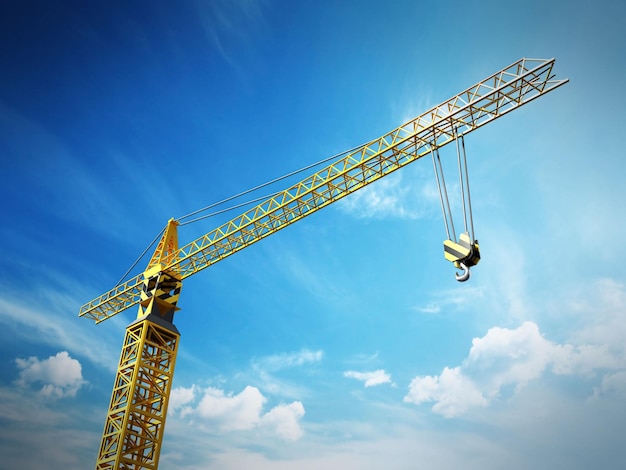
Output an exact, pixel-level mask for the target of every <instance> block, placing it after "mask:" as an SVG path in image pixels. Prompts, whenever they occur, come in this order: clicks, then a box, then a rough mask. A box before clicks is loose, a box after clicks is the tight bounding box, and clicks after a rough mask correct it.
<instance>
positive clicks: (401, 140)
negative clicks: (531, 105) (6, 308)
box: [79, 58, 568, 470]
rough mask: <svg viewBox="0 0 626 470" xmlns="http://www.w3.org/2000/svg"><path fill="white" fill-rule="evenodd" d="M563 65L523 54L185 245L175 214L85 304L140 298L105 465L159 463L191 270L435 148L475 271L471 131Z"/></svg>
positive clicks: (455, 243)
mask: <svg viewBox="0 0 626 470" xmlns="http://www.w3.org/2000/svg"><path fill="white" fill-rule="evenodd" d="M554 65H555V60H554V59H528V58H522V59H520V60H518V61H516V62H514V63H513V64H511V65H509V66H507V67H505V68H503V69H502V70H500V71H498V72H496V73H494V74H493V75H491V76H489V77H487V78H486V79H484V80H482V81H480V82H479V83H477V84H476V85H474V86H472V87H470V88H468V89H466V90H465V91H463V92H461V93H459V94H458V95H456V96H454V97H452V98H451V99H449V100H447V101H445V102H443V103H441V104H440V105H438V106H435V107H434V108H432V109H430V110H428V111H426V112H425V113H423V114H421V115H419V116H418V117H416V118H414V119H411V120H410V121H408V122H407V123H405V124H403V125H401V126H400V127H397V128H396V129H394V130H392V131H391V132H388V133H386V134H385V135H383V136H382V137H380V138H378V139H375V140H372V141H370V142H368V143H366V144H364V145H361V146H359V147H356V148H355V149H352V150H350V151H348V152H346V153H344V154H342V156H341V157H340V158H338V159H337V160H336V161H333V163H331V164H329V165H328V166H326V167H324V168H323V169H321V170H319V171H317V172H315V173H313V174H312V175H310V176H309V177H307V178H305V179H304V180H302V181H300V182H299V183H297V184H294V185H292V186H290V187H289V188H287V189H285V190H284V191H280V192H278V193H276V194H274V195H272V196H269V197H267V199H265V200H263V202H261V203H259V204H258V205H256V206H255V207H253V208H251V209H249V210H246V211H245V212H243V213H242V214H241V215H239V216H237V217H235V218H234V219H232V220H231V221H229V222H227V223H225V224H222V225H220V226H219V227H217V228H215V229H214V230H212V231H210V232H209V233H207V234H206V235H203V236H202V237H200V238H198V239H196V240H194V241H192V242H190V243H187V244H185V245H183V246H179V243H178V226H179V225H180V223H179V221H178V220H176V219H170V220H169V221H168V223H167V226H166V227H165V229H164V230H163V232H162V236H161V237H160V240H159V242H158V244H157V247H156V249H155V251H154V254H153V255H152V257H151V259H150V261H149V263H148V266H147V267H146V269H145V271H144V272H143V273H142V274H140V275H138V276H135V277H133V278H131V279H129V280H127V281H126V282H123V283H122V282H121V283H119V284H118V285H117V286H115V287H114V288H113V289H111V290H110V291H108V292H106V293H104V294H102V295H100V296H99V297H96V298H95V299H94V300H92V301H91V302H88V303H87V304H85V305H83V306H82V307H81V309H80V312H79V316H81V317H85V318H89V319H91V320H94V321H95V322H96V323H100V322H103V321H105V320H107V319H109V318H111V317H112V316H114V315H117V314H118V313H120V312H121V311H123V310H125V309H127V308H130V307H132V306H135V305H138V313H137V318H136V320H135V321H133V322H132V323H131V324H130V325H129V326H128V327H127V328H126V334H125V337H124V342H123V344H122V351H121V354H120V359H119V363H118V367H117V373H116V376H115V382H114V384H113V391H112V394H111V401H110V404H109V409H108V412H107V416H106V421H105V425H104V431H103V434H102V440H101V444H100V449H99V454H98V457H97V461H96V469H97V470H110V469H133V470H138V469H156V468H157V467H158V462H159V455H160V451H161V447H162V439H163V433H164V428H165V418H166V413H167V407H168V401H169V396H170V390H171V387H172V380H173V375H174V366H175V362H176V354H177V350H178V343H179V338H180V333H179V331H178V329H177V328H176V326H174V323H173V320H174V312H175V311H176V310H178V307H177V306H176V305H177V302H178V299H179V296H180V291H181V287H182V281H183V280H184V279H186V278H188V277H189V276H192V275H194V274H196V273H198V272H200V271H202V270H203V269H206V268H208V267H209V266H212V265H213V264H215V263H217V262H218V261H221V260H223V259H224V258H227V257H228V256H230V255H232V254H234V253H236V252H238V251H240V250H243V249H244V248H246V247H248V246H250V245H252V244H254V243H256V242H258V241H260V240H261V239H263V238H265V237H268V236H270V235H272V234H274V233H276V232H278V231H279V230H281V229H283V228H285V227H287V226H288V225H291V224H293V223H295V222H297V221H299V220H301V219H302V218H304V217H306V216H308V215H310V214H312V213H314V212H317V211H318V210H320V209H322V208H323V207H326V206H328V205H330V204H332V203H334V202H335V201H338V200H340V199H342V198H343V197H345V196H347V195H349V194H351V193H353V192H355V191H357V190H359V189H361V188H363V187H364V186H366V185H368V184H370V183H372V182H374V181H376V180H378V179H380V178H383V177H385V176H387V175H389V174H391V173H393V172H394V171H396V170H398V169H400V168H402V167H404V166H406V165H408V164H409V163H412V162H414V161H416V160H419V159H420V158H422V157H424V156H426V155H429V154H430V155H431V157H432V160H433V165H434V168H435V174H436V176H437V182H438V186H439V190H440V196H441V205H442V212H443V216H444V221H445V224H446V231H447V235H448V239H447V240H445V241H444V254H445V258H446V259H447V260H449V261H451V262H452V263H453V264H454V265H455V267H456V268H458V269H460V270H461V271H462V274H460V275H459V274H458V273H457V279H458V280H460V281H464V280H466V279H467V277H469V268H470V267H471V266H474V265H475V264H476V263H478V261H479V260H480V252H479V247H478V242H477V241H476V240H475V239H474V233H473V223H471V203H470V200H469V185H468V178H467V165H466V162H465V156H464V155H465V146H464V140H463V138H464V136H465V135H466V134H468V133H470V132H472V131H474V130H476V129H478V128H480V127H482V126H484V125H485V124H488V123H490V122H491V121H493V120H495V119H497V118H499V117H501V116H503V115H505V114H507V113H509V112H511V111H513V110H515V109H518V108H519V107H520V106H522V105H524V104H526V103H528V102H530V101H532V100H534V99H535V98H538V97H540V96H543V95H545V94H546V93H548V92H550V91H552V90H555V89H556V88H558V87H560V86H561V85H564V84H565V83H567V82H568V79H556V78H555V76H554V74H553V68H554ZM453 141H455V142H456V143H457V149H459V148H460V147H459V143H461V144H462V145H461V147H462V148H463V152H462V154H461V152H460V151H459V152H458V155H459V173H460V178H461V191H462V197H463V207H464V219H465V231H464V232H463V233H461V234H460V237H459V238H458V239H457V238H456V234H455V232H454V226H453V224H452V220H451V213H450V210H449V209H450V208H449V203H448V202H447V192H446V189H445V188H446V187H445V182H444V181H443V173H442V171H441V162H440V160H439V148H441V147H443V146H445V145H447V144H449V143H451V142H453ZM466 208H467V209H468V211H466ZM467 212H469V215H470V216H469V225H468V220H467ZM450 229H451V230H450Z"/></svg>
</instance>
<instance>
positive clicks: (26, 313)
mask: <svg viewBox="0 0 626 470" xmlns="http://www.w3.org/2000/svg"><path fill="white" fill-rule="evenodd" d="M24 298H25V299H27V300H24V301H22V300H16V299H15V298H12V297H9V296H4V297H3V298H0V324H3V327H4V328H8V329H10V331H12V332H13V334H15V335H17V336H18V337H21V338H24V339H25V340H27V341H30V342H33V343H35V344H45V345H49V346H53V347H58V348H62V349H64V350H67V351H69V352H70V353H72V354H73V355H80V356H83V357H86V358H88V359H89V360H90V361H92V362H93V363H94V364H98V365H99V366H102V367H104V368H106V369H108V370H115V367H116V364H117V359H118V357H119V352H118V351H116V350H115V349H114V348H113V345H114V344H118V342H119V336H118V337H115V336H114V335H121V334H122V331H123V330H122V328H121V325H120V323H119V321H118V320H115V319H113V320H111V324H112V325H114V326H115V328H108V329H106V330H103V329H102V328H99V329H98V330H96V328H97V327H96V326H94V325H93V324H89V322H87V320H85V319H82V318H78V317H77V315H76V312H78V307H77V305H78V304H77V303H76V302H75V301H74V300H73V299H71V298H69V297H65V296H64V295H63V294H61V293H59V292H48V291H47V290H45V289H37V288H35V287H34V286H33V288H32V290H31V291H30V292H29V295H28V296H24ZM107 338H110V340H107ZM95 345H97V347H95Z"/></svg>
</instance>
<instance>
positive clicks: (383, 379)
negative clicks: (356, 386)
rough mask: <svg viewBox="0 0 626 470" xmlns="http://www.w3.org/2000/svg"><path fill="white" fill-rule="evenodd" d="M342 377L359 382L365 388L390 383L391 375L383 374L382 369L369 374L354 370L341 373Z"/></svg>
mask: <svg viewBox="0 0 626 470" xmlns="http://www.w3.org/2000/svg"><path fill="white" fill-rule="evenodd" d="M343 376H344V377H348V378H351V379H356V380H360V381H361V382H363V385H364V387H365V388H367V387H374V386H376V385H382V384H386V383H391V375H390V374H388V373H387V372H385V370H384V369H378V370H374V371H371V372H357V371H354V370H348V371H346V372H344V373H343Z"/></svg>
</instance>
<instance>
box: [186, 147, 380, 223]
mask: <svg viewBox="0 0 626 470" xmlns="http://www.w3.org/2000/svg"><path fill="white" fill-rule="evenodd" d="M368 143H369V142H368ZM368 143H365V144H361V145H357V146H356V147H352V148H351V149H348V150H345V151H343V152H341V153H337V154H335V155H332V156H330V157H327V158H325V159H323V160H320V161H318V162H316V163H313V164H311V165H307V166H305V167H303V168H300V169H299V170H295V171H292V172H291V173H287V174H286V175H283V176H279V177H278V178H275V179H273V180H271V181H268V182H266V183H263V184H260V185H258V186H255V187H254V188H250V189H247V190H245V191H242V192H240V193H239V194H235V195H234V196H230V197H227V198H226V199H222V200H221V201H219V202H215V203H213V204H210V205H208V206H206V207H203V208H202V209H198V210H196V211H193V212H190V213H189V214H187V215H184V216H182V217H180V218H178V219H177V220H178V221H179V222H180V221H182V220H184V219H187V218H189V217H192V216H194V215H196V214H200V213H201V212H204V211H207V210H209V209H212V208H214V207H217V206H220V205H222V204H224V203H226V202H229V201H232V200H233V199H237V198H238V197H241V196H245V195H246V194H249V193H252V192H254V191H257V190H259V189H262V188H265V187H267V186H270V185H272V184H274V183H277V182H279V181H282V180H284V179H287V178H290V177H292V176H294V175H297V174H299V173H302V172H303V171H306V170H310V169H311V168H315V167H317V166H319V165H321V164H323V163H328V162H329V161H331V160H334V159H336V158H338V157H341V156H343V155H346V154H347V153H350V152H353V151H354V150H356V149H359V148H361V147H364V146H366V145H368ZM281 192H282V191H277V192H275V193H272V194H268V195H266V196H262V197H259V198H256V199H252V200H249V201H246V202H243V203H240V204H237V205H234V206H231V207H227V208H226V209H221V210H219V211H216V212H211V213H210V214H206V215H203V216H201V217H197V218H195V219H192V220H188V221H186V222H180V225H187V224H191V223H193V222H197V221H199V220H202V219H206V218H208V217H212V216H214V215H218V214H222V213H224V212H227V211H229V210H233V209H238V208H240V207H243V206H246V205H248V204H252V203H254V202H258V201H262V200H263V199H266V198H270V197H273V196H275V195H276V194H279V193H281Z"/></svg>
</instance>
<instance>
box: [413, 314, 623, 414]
mask: <svg viewBox="0 0 626 470" xmlns="http://www.w3.org/2000/svg"><path fill="white" fill-rule="evenodd" d="M624 366H625V364H624V360H623V358H622V357H620V356H616V355H612V354H611V353H610V352H609V350H608V348H606V347H604V346H594V345H580V346H573V345H571V344H564V345H560V344H555V343H553V342H551V341H549V340H547V339H545V338H544V337H543V335H542V334H541V333H540V331H539V328H538V326H537V325H536V324H535V323H533V322H524V323H523V324H522V325H521V326H520V327H519V328H516V329H508V328H499V327H495V328H491V329H490V330H489V331H488V332H487V334H486V335H485V336H484V337H482V338H474V340H473V341H472V347H471V349H470V352H469V355H468V357H467V358H466V359H465V361H463V364H462V365H461V366H458V367H455V368H448V367H446V368H444V370H443V372H442V373H441V374H440V375H439V376H418V377H416V378H414V379H413V381H412V382H411V384H410V385H409V392H408V394H407V395H406V396H405V398H404V401H405V402H409V403H414V404H417V405H419V404H422V403H426V402H434V405H433V407H432V410H433V412H435V413H438V414H441V415H443V416H445V417H448V418H450V417H454V416H459V415H462V414H464V413H466V412H467V411H468V410H469V409H471V408H473V407H476V406H487V405H488V404H489V403H490V402H491V401H492V400H493V399H494V398H495V397H497V396H498V395H500V394H501V392H502V390H503V388H504V387H506V386H513V387H514V389H515V390H516V391H519V390H521V388H523V387H524V386H525V385H526V384H527V383H528V382H530V381H532V380H535V379H538V378H540V377H541V376H542V374H543V373H544V372H545V371H546V370H551V371H552V372H553V373H555V374H579V375H589V374H593V373H594V372H595V371H596V370H598V369H613V370H616V369H620V368H623V367H624ZM606 380H607V382H606V385H605V388H606V389H607V390H610V389H612V388H619V384H621V375H620V376H616V378H615V379H614V380H613V381H612V380H611V379H610V378H606ZM603 383H604V382H603ZM601 393H602V387H601V388H600V389H598V390H597V391H596V394H598V395H599V394H601Z"/></svg>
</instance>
